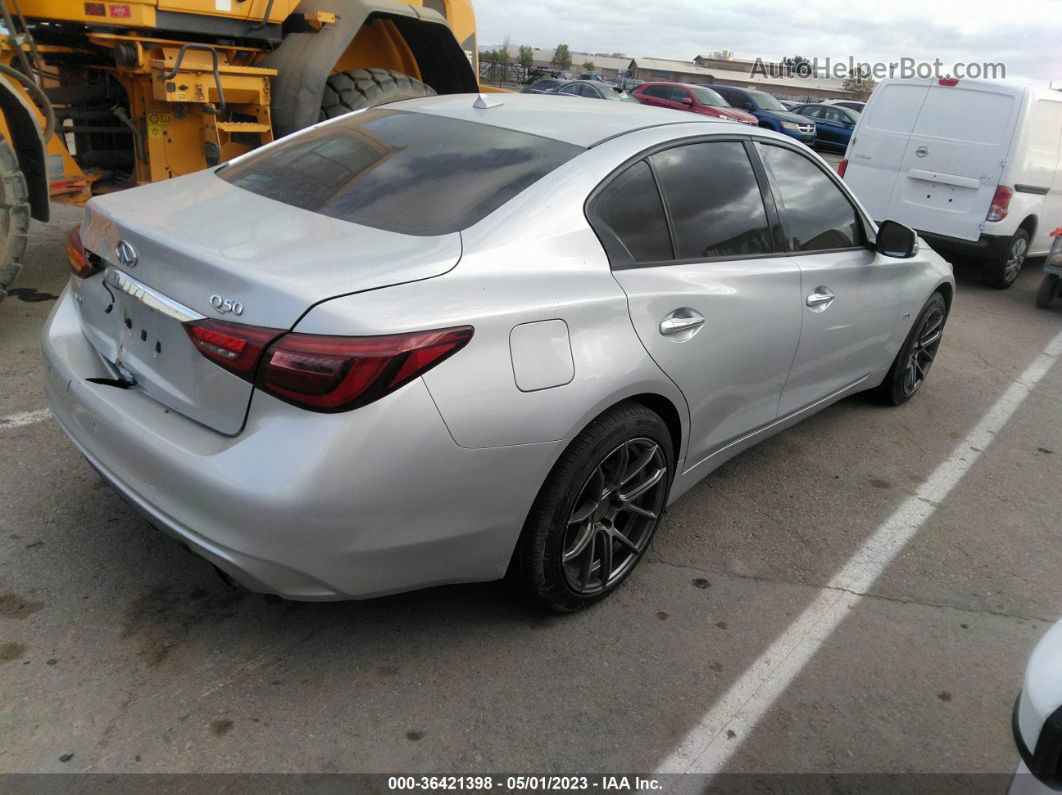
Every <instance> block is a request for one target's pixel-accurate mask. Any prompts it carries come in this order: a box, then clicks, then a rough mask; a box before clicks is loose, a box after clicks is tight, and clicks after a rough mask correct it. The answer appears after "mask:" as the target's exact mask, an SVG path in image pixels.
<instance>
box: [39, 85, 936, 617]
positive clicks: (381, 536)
mask: <svg viewBox="0 0 1062 795" xmlns="http://www.w3.org/2000/svg"><path fill="white" fill-rule="evenodd" d="M68 248H69V253H70V257H71V267H72V268H73V269H74V271H75V275H74V277H73V278H72V279H71V280H70V284H69V286H68V287H67V288H66V290H65V292H64V293H63V295H62V297H61V299H60V300H59V302H58V304H57V306H56V308H55V310H54V312H53V313H52V315H51V317H50V319H49V321H48V324H47V327H46V329H45V332H44V342H43V344H44V354H45V358H46V361H47V375H46V390H47V396H48V400H49V402H50V405H51V407H52V409H53V411H54V413H55V417H56V419H57V420H58V421H59V423H60V425H62V427H63V429H64V430H65V431H66V433H67V434H68V435H69V436H70V438H71V439H72V440H73V441H74V443H75V444H76V445H77V447H78V448H79V449H80V450H81V452H82V453H83V454H84V456H85V457H86V458H87V459H88V460H89V462H90V463H91V464H92V465H93V466H94V467H95V468H96V469H97V470H98V471H99V472H100V474H101V475H102V477H103V478H104V479H105V480H106V481H108V482H109V483H110V484H111V485H112V486H113V487H114V488H115V489H116V490H117V491H118V492H119V493H121V494H122V495H123V496H124V497H125V499H126V500H128V501H129V502H130V503H131V504H132V505H134V506H136V508H138V509H139V510H140V511H142V512H143V513H144V515H145V516H146V517H147V519H148V521H150V522H151V523H152V524H153V525H155V526H156V527H157V528H160V529H161V530H163V531H164V532H166V533H168V534H170V535H172V536H174V537H175V538H177V539H179V540H180V541H181V542H182V543H184V544H185V545H187V546H188V547H189V548H190V549H192V550H194V551H195V552H197V553H198V554H200V555H201V556H203V557H204V558H206V559H207V560H208V561H210V562H211V563H213V564H214V565H215V566H217V568H218V569H220V570H221V571H222V572H224V573H226V574H227V575H229V576H231V577H232V578H235V579H236V580H237V581H239V582H240V583H242V584H244V585H245V586H247V587H248V588H251V589H253V590H256V591H263V592H273V593H277V594H281V595H283V596H285V597H288V598H292V599H307V600H314V599H345V598H362V597H370V596H376V595H380V594H387V593H393V592H397V591H403V590H408V589H413V588H421V587H425V586H430V585H438V584H442V583H454V582H470V581H484V580H494V579H498V578H501V577H503V576H505V575H506V573H509V574H510V575H511V577H512V578H513V579H514V580H516V581H517V582H520V583H523V585H524V586H525V587H526V588H527V589H528V590H529V591H530V592H531V593H532V594H534V595H535V596H536V597H537V598H538V599H540V600H541V601H542V602H543V603H544V604H545V605H548V606H549V607H551V608H553V609H556V610H561V611H569V610H575V609H578V608H580V607H583V606H585V605H587V604H589V603H591V602H594V601H595V600H598V599H600V598H601V597H603V596H605V595H606V594H608V593H609V592H611V591H612V590H613V589H615V588H616V587H617V586H618V585H619V584H620V582H621V581H622V580H623V579H624V578H625V577H626V576H627V575H629V574H630V572H631V571H632V569H633V568H634V567H635V565H636V564H637V563H638V561H639V559H640V558H641V557H642V556H643V555H644V554H645V551H646V548H647V547H648V545H649V543H650V541H651V539H652V537H653V534H654V533H655V532H656V530H657V528H658V526H659V525H660V523H661V519H662V517H663V515H664V511H665V509H666V507H667V506H668V504H669V503H671V502H673V501H674V500H676V499H677V498H678V497H680V496H681V495H682V494H683V493H684V492H685V491H686V490H687V489H689V488H690V487H691V486H692V485H693V484H695V483H696V482H697V481H699V480H700V479H701V478H703V477H705V476H706V475H707V474H708V473H709V472H711V471H712V470H713V469H714V468H716V467H717V466H719V465H720V464H722V463H723V462H724V461H726V460H727V459H729V458H731V457H732V456H734V455H736V454H737V453H739V452H740V451H742V450H744V449H746V448H748V447H749V446H751V445H752V444H754V443H756V442H757V441H759V440H761V439H764V438H766V437H768V436H770V435H771V434H774V433H777V432H779V431H781V430H782V429H784V428H786V427H788V426H790V425H792V424H794V423H796V422H798V421H799V420H801V419H803V418H804V417H807V416H809V415H811V414H813V413H814V412H817V411H820V410H821V409H823V408H825V407H826V406H828V405H830V404H831V403H833V402H835V401H837V400H840V399H841V398H843V397H845V396H846V395H851V394H853V393H855V392H860V391H863V390H875V391H876V393H877V394H878V395H880V396H881V397H882V398H883V399H884V400H885V401H887V402H890V403H902V402H903V401H905V400H907V398H909V397H910V396H911V395H912V394H914V393H915V392H916V391H917V390H918V388H919V387H920V386H921V384H922V382H923V380H924V379H925V377H926V373H927V372H928V370H929V367H930V365H931V364H932V362H933V358H934V356H935V355H936V352H937V348H938V346H939V345H940V339H941V332H942V329H943V326H944V322H945V319H946V317H947V313H948V308H949V305H950V303H951V300H952V295H953V291H954V280H953V278H952V275H951V268H950V266H949V265H948V264H947V263H946V262H945V261H944V260H942V259H941V258H940V257H939V256H937V255H936V254H935V253H933V252H932V251H931V250H930V249H929V248H928V247H926V246H924V245H923V246H919V244H918V242H917V240H916V238H915V236H914V233H913V232H911V231H910V230H909V229H908V228H906V227H903V226H900V225H898V224H892V223H889V222H886V223H885V224H883V225H882V226H881V227H876V226H875V224H874V223H873V222H872V221H871V220H870V218H869V217H868V216H867V215H866V213H865V212H864V211H863V210H862V209H861V207H860V206H859V203H858V201H856V199H855V198H854V197H853V196H852V195H851V194H850V193H849V192H848V190H847V189H846V188H845V186H844V183H842V182H841V181H840V180H838V178H837V177H836V176H835V175H834V174H833V173H832V172H831V171H830V170H829V169H828V168H827V167H826V165H825V164H824V163H823V161H822V160H820V159H819V158H818V157H817V156H816V155H815V154H814V153H812V152H811V151H810V150H808V149H807V148H805V147H803V146H801V145H800V144H797V143H794V142H793V141H792V140H791V139H789V138H787V137H784V136H781V135H776V134H774V133H771V132H769V131H766V130H762V129H756V128H745V127H742V128H741V129H740V130H738V129H735V125H733V124H731V123H729V122H722V121H715V120H711V119H707V118H703V119H702V118H697V117H692V116H691V115H689V114H676V113H672V112H669V111H667V110H662V109H656V108H651V107H647V106H643V105H639V104H627V103H619V102H615V103H613V102H592V101H589V100H572V99H570V98H562V97H548V96H532V95H519V94H509V95H505V96H504V98H495V99H493V100H484V99H483V98H478V99H477V98H476V97H474V96H464V95H457V96H441V97H431V98H424V99H417V100H412V101H408V102H402V103H397V104H394V105H389V106H387V107H384V108H376V109H369V110H365V111H360V112H357V113H352V114H350V115H348V116H344V117H342V118H338V119H335V120H332V121H329V122H325V123H322V124H319V125H316V126H315V127H312V128H309V129H307V130H305V131H303V132H300V133H297V134H295V135H292V136H289V137H287V138H284V139H281V140H279V141H277V142H275V143H273V144H271V145H269V146H267V147H264V148H262V149H259V150H256V151H254V152H251V153H250V154H247V155H245V156H242V157H240V158H237V159H235V160H233V161H232V162H230V163H228V164H227V165H223V166H221V167H220V168H215V169H212V170H206V171H202V172H199V173H196V174H192V175H189V176H184V177H180V178H177V179H174V180H172V181H168V182H161V183H157V184H152V185H147V186H144V187H141V188H137V189H135V190H130V191H125V192H120V193H114V194H110V195H107V196H101V197H98V198H96V199H93V200H92V201H91V202H89V204H88V207H87V211H86V216H85V220H84V222H83V223H82V225H81V227H80V232H78V230H74V232H72V234H71V240H70V245H69V247H68Z"/></svg>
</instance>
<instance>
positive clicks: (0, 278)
mask: <svg viewBox="0 0 1062 795" xmlns="http://www.w3.org/2000/svg"><path fill="white" fill-rule="evenodd" d="M28 195H29V194H28V192H27V191H26V178H25V177H23V176H22V171H21V170H20V169H19V167H18V159H17V158H16V157H15V153H14V152H13V151H12V150H11V147H10V146H9V145H8V143H7V141H5V140H4V139H3V138H0V300H3V297H4V296H5V295H7V289H8V287H10V286H11V283H12V282H13V281H14V280H15V277H16V276H17V275H18V272H19V269H20V268H21V267H22V255H23V254H24V253H25V251H26V241H27V239H28V238H29V224H30V207H29V201H28V200H27V197H28Z"/></svg>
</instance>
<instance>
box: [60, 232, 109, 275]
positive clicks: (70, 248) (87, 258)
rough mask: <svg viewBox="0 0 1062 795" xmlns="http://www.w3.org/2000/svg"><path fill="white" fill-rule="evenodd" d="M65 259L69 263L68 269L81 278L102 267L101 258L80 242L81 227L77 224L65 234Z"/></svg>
mask: <svg viewBox="0 0 1062 795" xmlns="http://www.w3.org/2000/svg"><path fill="white" fill-rule="evenodd" d="M66 259H67V261H68V262H69V263H70V270H71V271H73V272H74V275H75V276H77V277H78V278H81V279H84V278H87V277H89V276H91V275H92V274H94V273H96V272H97V271H99V270H100V269H101V268H102V267H103V260H101V259H100V258H99V257H97V256H96V255H95V254H93V253H92V252H90V251H86V250H85V245H84V243H82V242H81V227H78V226H75V227H74V228H72V229H71V230H70V232H69V234H67V236H66Z"/></svg>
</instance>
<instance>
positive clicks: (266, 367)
mask: <svg viewBox="0 0 1062 795" xmlns="http://www.w3.org/2000/svg"><path fill="white" fill-rule="evenodd" d="M472 332H473V329H472V327H471V326H459V327H456V328H445V329H437V330H434V331H415V332H412V333H409V334H390V335H387V336H380V337H326V336H320V335H316V334H286V335H284V336H283V337H281V338H280V339H278V340H277V341H276V342H274V343H273V344H272V345H271V346H270V347H269V350H268V351H266V354H265V357H264V358H263V360H262V366H261V367H260V368H259V372H258V377H257V379H256V381H255V384H256V385H257V386H258V388H259V389H262V390H264V391H266V392H269V393H270V394H271V395H275V396H276V397H278V398H280V399H281V400H286V401H288V402H289V403H293V404H295V405H296V406H302V407H303V408H308V409H313V410H315V411H328V412H334V411H347V410H349V409H354V408H358V407H359V406H364V405H366V404H368V403H372V402H373V401H374V400H379V399H380V398H382V397H383V396H384V395H387V394H389V393H391V392H394V391H395V390H396V389H398V388H399V387H401V386H403V385H404V384H407V383H409V382H410V381H412V380H413V379H414V378H417V377H418V376H420V375H422V374H423V373H426V372H427V371H428V370H430V369H431V368H433V367H435V365H437V364H439V363H440V362H442V361H444V360H445V359H447V358H449V357H450V356H452V355H453V354H455V353H457V351H459V350H461V348H463V347H465V345H467V344H468V341H469V340H470V339H472Z"/></svg>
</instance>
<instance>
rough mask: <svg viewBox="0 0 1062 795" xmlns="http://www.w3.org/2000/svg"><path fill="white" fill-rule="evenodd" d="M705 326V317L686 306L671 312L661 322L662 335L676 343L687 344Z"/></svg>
mask: <svg viewBox="0 0 1062 795" xmlns="http://www.w3.org/2000/svg"><path fill="white" fill-rule="evenodd" d="M703 325H704V315H702V314H701V313H700V312H698V311H697V310H695V309H690V308H689V307H688V306H684V307H682V308H681V309H676V310H675V311H674V312H671V313H670V314H668V315H667V317H665V318H664V319H663V320H661V321H660V333H661V334H663V335H664V336H665V337H670V338H671V339H672V340H674V341H675V342H685V341H686V340H688V339H690V338H691V337H692V336H693V335H694V334H696V333H697V332H698V331H700V329H701V326H703Z"/></svg>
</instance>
